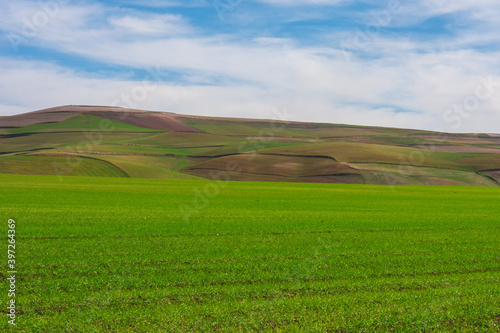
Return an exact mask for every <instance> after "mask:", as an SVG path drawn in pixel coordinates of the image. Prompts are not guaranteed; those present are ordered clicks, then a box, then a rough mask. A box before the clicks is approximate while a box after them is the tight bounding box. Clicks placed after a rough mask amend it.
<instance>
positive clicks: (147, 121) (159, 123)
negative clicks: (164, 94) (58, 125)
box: [0, 105, 201, 132]
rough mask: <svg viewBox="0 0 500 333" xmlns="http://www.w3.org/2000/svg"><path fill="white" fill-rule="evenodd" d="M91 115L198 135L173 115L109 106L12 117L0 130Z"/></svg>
mask: <svg viewBox="0 0 500 333" xmlns="http://www.w3.org/2000/svg"><path fill="white" fill-rule="evenodd" d="M85 114H87V115H94V116H98V117H102V118H106V119H110V120H113V121H118V122H121V123H124V124H129V125H134V126H140V127H144V128H149V129H157V130H164V131H177V132H201V131H200V130H198V129H196V128H193V127H191V126H188V125H186V124H184V123H182V122H181V121H179V120H178V119H177V116H178V115H176V114H175V113H171V112H154V111H146V110H138V109H127V108H121V107H112V106H91V105H65V106H58V107H54V108H48V109H43V110H38V111H33V112H29V113H24V114H20V115H15V116H8V117H1V118H0V127H24V126H29V125H34V124H40V123H51V122H60V121H64V120H66V119H69V118H71V117H74V116H77V115H85Z"/></svg>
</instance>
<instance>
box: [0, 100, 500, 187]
mask: <svg viewBox="0 0 500 333" xmlns="http://www.w3.org/2000/svg"><path fill="white" fill-rule="evenodd" d="M104 119H107V123H108V124H112V126H103V120H104ZM78 157H81V158H78ZM2 173H7V174H9V173H14V174H16V173H17V174H32V175H54V174H55V175H58V176H99V177H103V176H105V177H135V178H168V179H197V178H205V179H212V180H221V179H222V180H224V179H227V180H236V181H273V182H314V183H347V184H385V185H464V186H465V185H468V186H470V185H472V186H499V185H500V135H499V134H447V133H437V132H431V131H422V130H411V129H401V128H388V127H368V126H353V125H343V124H327V123H307V122H293V121H280V120H266V119H239V118H220V117H207V116H191V115H180V114H175V113H171V112H157V111H146V110H138V109H127V108H120V107H109V106H91V105H66V106H59V107H54V108H48V109H43V110H38V111H33V112H29V113H25V114H20V115H15V116H9V117H0V174H2Z"/></svg>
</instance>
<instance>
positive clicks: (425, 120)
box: [0, 0, 500, 132]
mask: <svg viewBox="0 0 500 333" xmlns="http://www.w3.org/2000/svg"><path fill="white" fill-rule="evenodd" d="M479 1H480V0H479ZM285 2H287V1H282V3H281V4H283V5H284V4H285ZM292 2H293V3H295V4H298V1H288V2H287V3H290V4H291V3H292ZM306 2H308V3H312V2H311V1H302V3H306ZM325 2H327V1H325ZM337 2H338V1H331V2H329V4H334V3H337ZM460 4H461V5H453V3H452V2H450V1H448V2H446V1H441V2H439V3H437V4H434V5H432V3H430V2H426V1H421V2H419V3H418V4H417V5H418V6H426V8H427V12H426V14H425V15H427V17H430V16H431V15H437V14H435V13H444V12H450V11H451V12H456V11H459V10H463V9H464V8H470V7H468V6H469V5H470V4H471V2H467V1H461V2H460ZM484 4H487V1H485V2H484ZM9 6H10V8H11V10H10V13H11V14H9V15H11V18H10V19H13V16H14V15H17V16H16V17H17V18H16V20H18V19H19V17H21V16H22V15H26V14H19V13H24V11H23V10H22V8H21V9H16V8H17V7H16V6H17V5H15V4H10V5H9ZM19 6H20V5H19ZM432 6H434V7H432ZM431 7H432V8H431ZM109 12H110V11H109V9H107V8H105V7H103V6H100V5H96V6H94V7H92V6H90V7H79V6H76V5H69V4H68V5H67V6H66V7H65V8H61V13H63V15H61V16H57V17H55V18H54V19H53V20H52V21H51V22H50V24H48V25H47V26H46V27H45V28H44V29H43V31H40V33H39V35H37V37H36V38H35V39H34V40H33V41H32V43H33V44H34V45H40V46H43V47H46V48H50V49H52V50H57V51H58V52H61V53H66V54H76V55H79V56H82V57H85V58H89V59H93V60H96V61H100V62H103V63H109V64H119V65H123V66H130V67H133V68H150V67H156V66H159V67H160V68H162V69H163V70H165V71H177V72H181V73H186V74H185V76H184V78H185V81H186V82H188V83H187V84H186V83H185V84H184V85H179V83H178V82H162V83H161V85H159V86H158V87H157V89H155V90H153V91H151V92H149V93H148V96H147V98H145V99H144V100H141V101H140V103H139V105H137V106H135V107H139V108H144V109H154V110H163V111H173V112H180V113H185V114H204V115H214V116H240V117H264V118H269V117H272V116H273V114H272V112H271V111H270V110H272V109H273V107H274V108H276V107H280V106H283V105H286V106H287V107H288V109H289V110H290V112H291V113H292V114H295V115H297V120H304V121H319V122H334V123H339V122H340V123H351V124H365V125H378V126H384V125H385V126H395V127H407V128H422V129H424V128H425V129H431V130H435V129H438V128H440V129H442V130H445V131H461V132H479V131H482V132H495V131H496V132H498V129H496V128H497V127H498V126H496V124H498V121H499V120H500V107H499V105H500V103H499V102H500V87H498V88H497V89H496V91H495V93H494V94H493V95H492V96H491V97H490V98H489V99H488V100H485V101H483V102H481V104H480V105H479V106H478V107H477V109H476V110H474V112H473V113H471V116H470V117H468V118H463V119H462V121H461V124H460V126H459V127H458V128H455V127H454V126H452V125H453V124H455V123H453V124H452V123H451V122H449V121H448V122H447V121H445V120H444V119H443V115H444V114H445V112H446V110H447V109H448V108H451V107H452V106H453V105H454V104H455V103H462V102H463V101H464V99H465V98H467V97H468V96H471V95H473V94H474V93H475V87H476V86H477V84H478V82H479V80H480V79H481V77H483V76H492V77H493V79H494V80H497V81H500V70H499V68H500V66H499V65H500V57H499V55H500V54H498V53H496V52H480V51H477V50H475V49H474V48H472V47H471V45H473V44H474V43H477V42H478V40H480V38H483V39H485V40H486V41H491V40H495V38H496V37H495V33H494V32H491V34H489V35H483V37H481V35H480V34H478V31H476V30H474V29H471V30H467V32H466V33H464V34H463V35H459V36H457V37H449V38H448V39H446V38H444V37H440V38H435V39H434V40H424V41H422V40H421V39H420V40H415V39H413V38H412V36H400V35H395V36H393V35H390V34H385V33H384V32H380V33H379V34H377V35H376V36H375V38H373V40H371V41H370V42H369V43H367V44H366V45H364V47H363V48H362V49H359V50H355V51H357V52H355V53H354V54H353V57H352V60H351V62H348V61H347V60H346V58H345V57H344V54H343V52H342V51H341V50H340V49H339V47H338V45H340V44H341V43H340V42H341V40H342V38H344V37H345V36H343V35H342V34H339V33H336V34H330V38H331V44H330V45H331V46H330V47H314V46H308V47H305V46H302V45H301V43H300V41H296V40H294V39H293V38H292V37H290V38H282V37H270V36H269V35H266V34H263V35H262V36H259V35H257V36H254V37H253V38H251V39H247V38H245V40H244V41H243V40H241V39H239V38H237V35H236V37H235V35H215V36H211V37H203V36H202V35H201V34H200V33H198V31H197V29H196V28H194V27H192V26H189V24H188V22H187V20H185V19H184V18H183V17H181V16H175V15H160V14H146V13H139V12H137V11H132V10H123V11H116V12H115V11H114V12H113V13H112V14H110V13H109ZM12 13H17V14H12ZM103 13H104V14H103ZM405 13H407V12H406V11H405ZM478 13H479V12H478ZM0 15H1V14H0ZM19 15H21V16H19ZM405 15H407V14H405ZM423 15H424V14H423ZM423 15H422V16H421V17H420V18H422V17H423ZM478 15H479V14H478ZM13 20H14V19H13ZM14 21H15V20H14ZM6 26H7V27H9V28H11V29H12V27H13V26H15V25H13V23H12V22H7V23H6V24H5V25H4V26H3V27H4V28H5V27H6ZM1 27H2V26H1V24H0V28H1ZM350 33H351V34H352V33H353V32H350ZM350 33H349V32H348V33H347V35H348V36H349V34H350ZM146 36H147V38H145V37H146ZM0 76H1V77H2V81H1V82H0V89H1V90H0V91H2V92H1V93H0V100H3V101H4V102H3V103H2V104H3V105H0V114H7V113H12V112H13V110H14V111H18V110H20V108H26V109H28V108H31V109H39V108H43V107H50V106H54V105H62V104H100V105H102V104H104V105H106V104H113V103H114V101H116V100H117V99H118V100H121V102H122V103H123V99H121V98H120V96H121V95H122V94H127V93H130V92H131V91H132V90H133V89H134V87H136V86H137V84H138V83H137V82H133V81H130V80H128V79H123V78H119V77H115V78H109V79H102V78H95V77H92V76H90V75H86V74H82V73H77V72H74V71H71V70H68V69H65V68H62V67H58V66H54V65H49V64H46V63H43V62H30V61H24V60H16V61H13V60H10V59H7V58H0ZM214 77H219V78H223V79H224V80H222V82H228V81H230V82H233V83H232V84H231V85H229V84H220V83H219V84H218V83H216V82H217V80H213V78H214ZM145 79H148V78H147V77H145ZM139 84H140V83H139ZM9 105H16V107H12V108H11V107H9ZM122 106H130V105H123V104H122Z"/></svg>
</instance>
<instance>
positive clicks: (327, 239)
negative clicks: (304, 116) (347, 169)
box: [0, 175, 500, 332]
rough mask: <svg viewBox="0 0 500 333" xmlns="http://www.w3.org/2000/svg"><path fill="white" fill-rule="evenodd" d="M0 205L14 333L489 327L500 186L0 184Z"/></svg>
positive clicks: (498, 249)
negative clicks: (12, 263) (12, 241)
mask: <svg viewBox="0 0 500 333" xmlns="http://www.w3.org/2000/svg"><path fill="white" fill-rule="evenodd" d="M0 197H1V202H2V204H1V206H0V213H1V214H0V216H1V217H2V219H3V221H2V230H3V237H2V239H3V242H4V245H2V247H3V248H4V249H5V254H4V257H5V258H4V265H3V267H4V269H3V271H2V275H1V276H2V286H3V288H2V289H3V290H4V292H2V293H1V294H2V300H3V304H4V306H3V308H2V312H3V313H4V314H6V313H7V305H6V304H7V302H8V301H9V299H8V297H7V290H8V284H7V281H6V277H7V270H8V269H7V250H6V249H7V244H8V242H7V240H8V238H7V229H8V224H7V221H8V219H14V220H15V221H16V246H17V248H16V262H17V271H18V276H17V281H16V284H17V294H16V304H17V311H18V312H17V317H16V323H17V325H16V328H15V329H16V330H18V331H26V332H498V331H500V328H499V327H500V301H499V300H500V284H499V283H500V256H499V253H500V189H499V188H493V187H480V188H479V187H447V186H442V187H434V186H378V185H339V184H302V183H256V182H223V181H221V182H215V181H207V180H158V179H127V178H98V177H95V178H93V177H81V178H80V177H62V178H60V177H55V176H19V175H0ZM0 327H2V328H8V327H9V324H8V323H7V319H6V318H4V320H3V321H2V324H1V326H0Z"/></svg>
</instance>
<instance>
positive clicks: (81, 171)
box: [0, 154, 129, 177]
mask: <svg viewBox="0 0 500 333" xmlns="http://www.w3.org/2000/svg"><path fill="white" fill-rule="evenodd" d="M0 170H1V172H2V173H5V174H24V175H61V176H90V177H129V176H128V174H127V173H126V172H125V171H124V170H122V169H121V168H120V167H118V166H117V165H114V164H111V163H108V162H105V161H102V160H97V159H93V158H86V157H81V156H70V155H68V156H45V155H38V154H34V155H10V156H3V157H2V158H0Z"/></svg>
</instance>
